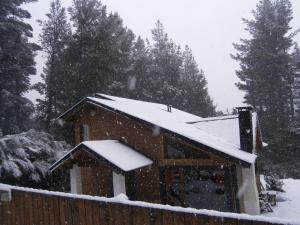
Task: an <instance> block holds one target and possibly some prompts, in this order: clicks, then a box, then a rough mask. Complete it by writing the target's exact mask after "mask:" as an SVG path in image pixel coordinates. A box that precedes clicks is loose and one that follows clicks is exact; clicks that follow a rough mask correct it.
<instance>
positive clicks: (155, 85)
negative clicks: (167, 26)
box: [149, 21, 182, 106]
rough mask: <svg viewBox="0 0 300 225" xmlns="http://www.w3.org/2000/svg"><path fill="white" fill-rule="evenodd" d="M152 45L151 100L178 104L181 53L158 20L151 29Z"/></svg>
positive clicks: (180, 92) (180, 91)
mask: <svg viewBox="0 0 300 225" xmlns="http://www.w3.org/2000/svg"><path fill="white" fill-rule="evenodd" d="M152 39H153V42H154V43H153V45H152V48H151V52H150V57H151V67H150V76H149V88H150V92H151V93H152V100H153V101H155V102H160V103H164V104H171V105H173V106H178V105H179V104H180V100H179V99H180V96H181V95H182V90H180V89H179V82H180V78H181V66H182V54H181V50H180V46H178V45H176V44H175V43H174V42H173V41H172V40H170V39H169V37H168V35H167V33H166V32H165V31H164V27H163V25H162V23H161V22H160V21H157V22H156V24H155V28H154V29H153V30H152Z"/></svg>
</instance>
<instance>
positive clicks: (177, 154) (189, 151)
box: [165, 139, 209, 159]
mask: <svg viewBox="0 0 300 225" xmlns="http://www.w3.org/2000/svg"><path fill="white" fill-rule="evenodd" d="M165 157H166V158H167V159H201V158H209V155H208V154H206V153H205V152H202V151H200V150H198V149H195V148H192V147H189V146H187V145H184V144H182V143H180V142H178V141H176V140H173V139H167V144H166V156H165Z"/></svg>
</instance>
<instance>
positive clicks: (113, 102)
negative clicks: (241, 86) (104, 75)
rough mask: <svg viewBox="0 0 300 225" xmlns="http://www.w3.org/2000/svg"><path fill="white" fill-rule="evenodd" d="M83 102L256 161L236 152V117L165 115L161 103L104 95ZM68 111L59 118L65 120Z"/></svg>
mask: <svg viewBox="0 0 300 225" xmlns="http://www.w3.org/2000/svg"><path fill="white" fill-rule="evenodd" d="M84 102H89V103H91V104H94V105H96V106H99V107H104V108H106V109H110V110H113V111H115V112H120V113H123V114H125V115H129V116H132V117H134V118H137V119H140V120H142V121H145V122H147V123H149V124H152V125H153V126H158V127H160V128H162V129H165V130H167V131H170V132H172V133H176V134H178V135H181V136H182V137H185V138H187V139H189V140H192V141H195V142H197V143H200V144H203V145H205V146H208V147H210V148H212V149H214V150H217V151H218V152H220V153H223V154H225V155H228V156H231V157H233V158H235V159H237V160H239V161H242V162H246V163H249V164H252V163H254V162H255V160H256V155H255V154H251V153H248V152H245V151H242V150H241V149H240V144H239V127H238V126H239V125H238V118H237V116H229V117H214V118H202V117H199V116H196V115H193V114H190V113H187V112H184V111H181V110H178V109H176V108H173V107H172V110H171V112H168V110H167V106H166V105H163V104H158V103H151V102H144V101H138V100H133V99H127V98H120V97H115V96H110V95H105V94H96V95H95V97H87V98H86V99H85V100H84ZM72 110H73V109H70V110H68V111H67V112H66V113H64V114H63V115H61V116H60V117H65V116H66V115H67V114H68V113H69V112H71V111H72Z"/></svg>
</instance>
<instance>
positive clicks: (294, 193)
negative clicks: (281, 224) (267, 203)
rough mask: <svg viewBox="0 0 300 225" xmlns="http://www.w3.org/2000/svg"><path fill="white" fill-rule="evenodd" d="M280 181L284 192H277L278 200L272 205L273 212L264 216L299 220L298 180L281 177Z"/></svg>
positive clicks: (299, 185) (299, 198)
mask: <svg viewBox="0 0 300 225" xmlns="http://www.w3.org/2000/svg"><path fill="white" fill-rule="evenodd" d="M282 181H283V182H284V186H283V189H284V190H285V193H278V194H277V198H278V201H277V205H276V206H274V207H273V210H274V212H273V213H268V214H264V216H268V217H277V218H281V219H291V220H300V180H294V179H283V180H282ZM283 200H284V201H283Z"/></svg>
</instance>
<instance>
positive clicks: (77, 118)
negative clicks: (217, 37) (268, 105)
mask: <svg viewBox="0 0 300 225" xmlns="http://www.w3.org/2000/svg"><path fill="white" fill-rule="evenodd" d="M237 109H238V114H237V115H231V116H222V117H211V118H201V117H199V116H196V115H193V114H190V113H187V112H184V111H181V110H178V109H176V108H173V107H172V106H169V105H168V106H167V105H163V104H157V103H151V102H144V101H138V100H133V99H127V98H120V97H115V96H109V95H105V94H95V95H94V96H92V97H87V98H84V99H83V100H81V101H80V102H78V103H77V104H76V105H74V106H73V107H72V108H70V109H69V110H67V111H66V112H65V113H63V114H62V115H61V116H60V117H59V120H64V121H68V122H71V123H72V124H73V127H74V138H75V142H76V146H75V147H74V148H73V149H72V150H70V151H69V152H68V153H67V154H66V155H65V156H63V157H62V158H61V159H60V160H58V161H57V162H55V163H54V164H53V165H52V166H51V168H50V170H51V171H54V170H64V171H69V172H70V178H71V179H70V182H71V192H72V193H78V194H87V195H94V196H105V197H114V196H117V195H119V194H126V196H127V197H128V198H129V199H130V200H133V201H145V202H152V203H160V204H168V205H175V206H182V207H191V208H197V209H213V210H218V211H224V212H238V213H247V214H252V215H255V214H259V213H260V208H259V198H258V187H259V183H258V182H259V181H258V179H257V178H258V175H257V174H258V172H257V164H256V159H257V155H258V154H259V152H260V151H261V150H262V148H263V142H262V138H261V131H260V127H259V123H258V118H257V115H256V113H255V112H253V111H252V109H251V107H240V108H237Z"/></svg>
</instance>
